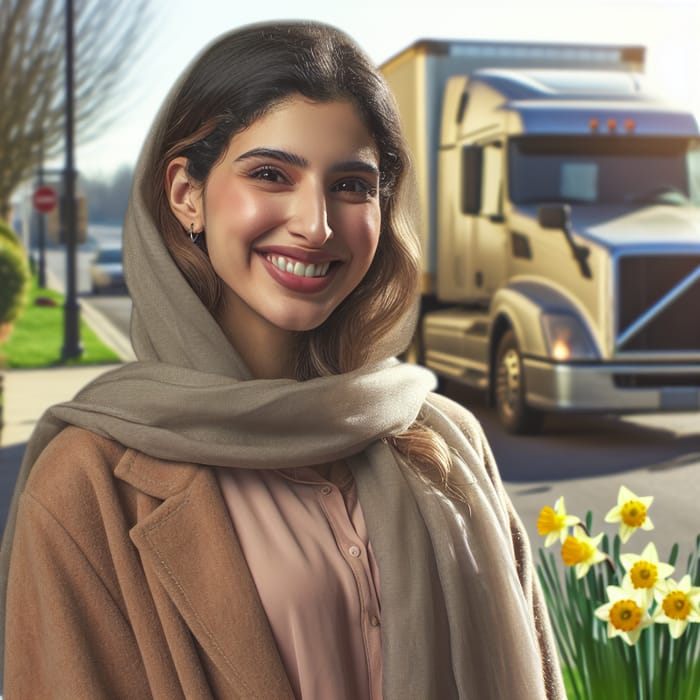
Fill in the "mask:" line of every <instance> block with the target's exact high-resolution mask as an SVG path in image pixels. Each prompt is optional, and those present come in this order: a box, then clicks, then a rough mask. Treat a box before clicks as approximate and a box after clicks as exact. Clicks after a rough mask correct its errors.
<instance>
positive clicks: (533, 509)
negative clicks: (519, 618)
mask: <svg viewBox="0 0 700 700" xmlns="http://www.w3.org/2000/svg"><path fill="white" fill-rule="evenodd" d="M103 235H106V236H107V237H110V236H113V232H110V231H109V230H107V232H106V233H103ZM48 259H50V264H49V266H50V269H52V270H53V271H55V272H56V274H59V275H61V274H62V270H63V269H64V268H65V263H64V262H63V260H62V256H61V255H60V253H59V252H58V251H51V252H50V254H49V256H48ZM88 261H89V254H88V253H87V252H84V251H83V252H81V253H80V256H79V263H78V291H79V293H80V295H81V297H82V298H83V300H84V301H85V302H88V303H89V304H91V305H93V306H95V307H97V308H98V309H99V310H100V311H101V312H102V313H103V314H104V315H105V316H107V317H108V318H109V319H110V320H111V321H112V323H113V324H114V325H115V326H116V327H117V328H118V329H119V330H120V331H121V332H122V333H124V334H125V335H128V327H129V313H130V310H131V302H130V300H129V298H128V296H126V295H92V294H90V293H89V276H88V275H87V269H88V268H87V266H88ZM445 393H446V394H447V395H448V396H450V397H451V398H453V399H455V400H456V401H458V402H459V403H461V404H463V405H465V406H467V407H468V408H469V409H470V410H472V411H473V412H474V413H475V415H476V416H477V418H478V419H479V420H480V421H481V423H482V425H483V426H484V430H485V432H486V435H487V437H488V440H489V443H490V445H491V447H492V449H493V452H494V455H495V457H496V461H497V463H498V465H499V468H500V471H501V474H502V476H503V480H504V482H505V483H506V488H507V490H508V492H509V494H510V496H511V498H512V499H513V502H514V503H515V506H516V508H517V510H518V512H519V513H520V515H521V517H522V518H523V521H524V522H525V524H526V527H527V529H528V533H529V535H530V538H531V540H532V542H533V544H534V545H535V546H538V544H539V540H540V538H539V536H538V535H537V532H536V527H535V523H536V519H537V514H538V513H539V510H540V508H541V507H542V506H543V505H553V504H554V501H555V500H556V499H557V498H558V497H559V496H560V495H563V496H564V497H565V499H566V503H567V507H568V509H569V510H570V511H571V512H575V513H576V514H578V515H580V516H581V517H584V516H585V513H586V511H588V510H591V511H592V512H593V515H594V529H596V530H597V531H599V529H601V528H602V529H604V530H605V531H606V532H608V533H609V534H613V533H614V530H615V529H614V527H613V526H610V525H605V524H603V516H604V515H605V513H606V512H607V511H608V510H609V509H610V508H611V507H612V506H613V505H614V504H615V501H616V496H617V491H618V489H619V486H620V485H621V484H624V485H626V486H627V487H629V488H631V489H632V490H633V491H635V492H636V493H638V494H639V495H653V496H654V497H655V502H654V504H653V506H652V509H651V511H650V517H651V518H652V520H653V522H654V524H655V530H654V531H653V532H651V533H649V534H647V533H639V534H638V535H636V536H635V538H633V539H632V540H631V541H630V543H629V546H634V547H635V549H634V550H627V551H637V549H639V550H641V548H642V546H643V545H644V544H645V543H646V541H648V540H649V539H653V540H654V542H656V544H657V547H658V549H659V552H660V553H661V554H662V555H663V556H665V553H666V552H667V551H668V550H669V548H670V546H671V544H672V543H674V542H679V543H680V544H681V554H682V557H683V559H682V560H683V561H684V560H685V557H686V554H687V552H689V551H690V547H691V543H692V542H693V541H694V539H695V537H696V535H698V534H700V514H699V511H698V503H700V414H698V413H697V412H694V413H679V414H651V415H645V416H638V417H634V416H622V417H614V416H555V417H548V419H547V422H546V425H545V432H544V433H543V434H542V435H540V436H535V437H514V436H512V435H508V434H507V433H505V432H504V431H503V429H502V428H501V427H500V425H499V423H498V420H497V418H496V416H495V413H494V411H493V410H492V409H491V408H490V407H488V406H487V405H486V404H485V402H484V400H483V397H482V396H481V395H480V394H477V393H474V392H471V391H469V390H467V389H465V388H463V387H461V386H459V385H456V384H451V383H448V384H447V385H446V389H445Z"/></svg>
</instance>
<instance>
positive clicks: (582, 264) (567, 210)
mask: <svg viewBox="0 0 700 700" xmlns="http://www.w3.org/2000/svg"><path fill="white" fill-rule="evenodd" d="M537 221H538V222H539V224H540V226H541V227H542V228H555V229H557V230H559V231H561V232H562V233H563V234H564V238H566V242H567V244H568V246H569V248H570V249H571V253H572V254H573V256H574V260H576V262H577V263H578V267H579V270H581V274H582V275H583V276H584V277H585V278H586V279H592V277H593V272H592V271H591V266H590V265H589V264H588V256H589V255H590V252H591V251H590V249H589V248H587V247H586V246H580V245H577V244H576V241H574V237H573V235H572V234H571V207H570V206H569V205H568V204H550V205H546V206H544V207H540V208H539V209H538V210H537Z"/></svg>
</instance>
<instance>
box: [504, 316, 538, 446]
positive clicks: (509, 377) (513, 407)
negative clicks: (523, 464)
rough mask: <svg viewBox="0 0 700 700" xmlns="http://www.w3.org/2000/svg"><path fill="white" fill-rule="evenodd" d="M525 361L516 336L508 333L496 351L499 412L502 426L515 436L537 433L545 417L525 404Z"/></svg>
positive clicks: (511, 332)
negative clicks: (521, 355) (523, 361)
mask: <svg viewBox="0 0 700 700" xmlns="http://www.w3.org/2000/svg"><path fill="white" fill-rule="evenodd" d="M522 367H523V364H522V358H521V357H520V349H519V348H518V341H517V340H516V337H515V333H513V331H512V330H509V331H506V332H505V333H504V334H503V337H502V338H501V341H500V343H499V344H498V350H497V351H496V367H495V371H494V375H495V377H494V378H495V396H496V410H497V411H498V417H499V419H500V421H501V423H502V424H503V427H504V428H505V429H506V430H507V431H508V432H509V433H514V434H516V435H527V434H533V433H538V432H540V430H541V429H542V423H543V422H544V414H543V413H542V411H538V410H537V409H534V408H531V407H530V406H528V405H527V404H526V403H525V382H524V377H523V371H522Z"/></svg>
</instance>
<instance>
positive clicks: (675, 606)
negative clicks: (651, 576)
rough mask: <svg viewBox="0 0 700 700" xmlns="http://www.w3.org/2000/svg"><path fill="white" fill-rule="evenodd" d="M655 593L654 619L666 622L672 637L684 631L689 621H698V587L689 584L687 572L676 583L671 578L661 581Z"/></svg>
mask: <svg viewBox="0 0 700 700" xmlns="http://www.w3.org/2000/svg"><path fill="white" fill-rule="evenodd" d="M655 595H656V602H657V603H658V604H659V606H658V607H657V609H656V612H655V614H654V621H655V622H665V623H667V624H668V631H669V634H670V635H671V636H672V637H673V638H674V639H677V638H678V637H680V636H681V635H682V634H683V632H685V628H686V627H687V626H688V623H689V622H700V588H698V587H697V586H691V585H690V576H689V575H688V574H686V575H685V576H683V578H682V579H681V580H680V581H679V582H678V583H676V582H675V581H674V580H673V579H671V578H670V579H668V580H666V581H662V582H661V583H660V584H659V586H658V588H657V591H656V594H655Z"/></svg>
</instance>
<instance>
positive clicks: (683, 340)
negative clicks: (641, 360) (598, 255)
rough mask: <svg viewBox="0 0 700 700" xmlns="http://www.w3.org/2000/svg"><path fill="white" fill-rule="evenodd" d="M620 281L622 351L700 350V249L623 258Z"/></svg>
mask: <svg viewBox="0 0 700 700" xmlns="http://www.w3.org/2000/svg"><path fill="white" fill-rule="evenodd" d="M618 283H619V286H618V292H619V294H618V299H619V306H618V316H617V318H618V323H617V329H618V330H617V333H618V348H617V350H618V352H639V351H700V254H690V255H630V256H623V257H620V258H619V260H618ZM684 287H685V288H684ZM659 302H662V303H661V304H659V308H658V309H656V312H652V313H649V312H650V311H651V310H652V309H653V307H654V306H655V305H656V304H658V303H659ZM645 314H647V315H648V317H647V318H646V319H645V318H644V316H645ZM635 324H637V326H638V328H637V329H636V330H635V331H634V332H632V333H631V334H627V336H626V332H627V331H629V330H630V329H631V328H632V327H633V326H634V325H635Z"/></svg>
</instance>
